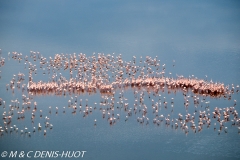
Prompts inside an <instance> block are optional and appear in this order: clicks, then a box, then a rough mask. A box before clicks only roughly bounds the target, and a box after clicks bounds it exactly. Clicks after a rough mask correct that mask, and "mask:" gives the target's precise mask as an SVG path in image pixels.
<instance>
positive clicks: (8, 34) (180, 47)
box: [0, 0, 240, 159]
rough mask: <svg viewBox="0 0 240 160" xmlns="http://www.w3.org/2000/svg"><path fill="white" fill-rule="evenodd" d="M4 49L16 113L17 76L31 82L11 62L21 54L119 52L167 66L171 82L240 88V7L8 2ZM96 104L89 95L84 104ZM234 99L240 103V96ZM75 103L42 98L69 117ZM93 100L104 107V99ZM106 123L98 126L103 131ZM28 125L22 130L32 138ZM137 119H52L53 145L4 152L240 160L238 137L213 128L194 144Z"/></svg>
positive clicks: (18, 145) (6, 142)
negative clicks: (189, 79)
mask: <svg viewBox="0 0 240 160" xmlns="http://www.w3.org/2000/svg"><path fill="white" fill-rule="evenodd" d="M0 48H1V49H2V55H1V56H3V57H5V58H6V65H5V66H4V67H2V68H1V71H2V73H1V76H2V78H1V79H0V85H1V86H0V88H1V91H0V97H1V98H3V99H5V100H6V102H8V103H9V102H10V100H11V99H12V98H16V97H18V96H19V97H20V98H21V94H19V93H18V92H16V93H15V95H12V94H11V92H6V91H5V85H6V84H7V83H9V81H10V80H11V78H12V75H13V74H17V73H18V72H19V71H21V72H25V71H24V70H23V67H22V66H21V65H20V64H17V62H14V61H13V60H8V58H7V53H8V52H12V51H17V52H21V53H23V55H29V51H30V50H34V51H40V52H41V53H42V55H43V56H44V57H49V56H52V57H53V56H54V54H56V53H73V52H76V53H80V52H82V53H85V54H87V55H92V53H93V52H96V53H98V52H101V53H106V54H108V53H110V54H111V53H113V52H114V53H116V54H122V57H123V60H131V59H132V56H134V55H135V56H137V57H140V56H143V57H145V56H147V55H150V56H152V57H155V56H158V57H159V59H160V60H161V63H162V64H163V63H165V64H166V66H167V67H166V68H167V71H166V73H168V72H172V73H173V75H175V74H178V75H184V76H189V75H192V74H194V75H195V76H197V77H199V78H205V75H208V77H209V79H213V81H220V82H223V83H225V84H232V83H233V84H235V85H236V84H239V82H240V81H239V79H240V63H239V62H240V2H239V1H187V0H186V1H171V2H168V1H158V0H157V1H139V0H135V1H134V0H133V1H110V0H109V1H108V0H104V1H93V0H90V1H62V0H60V1H59V0H57V1H44V0H41V1H40V0H39V1H30V0H29V1H26V0H24V1H12V0H8V1H3V0H1V1H0ZM173 60H175V61H176V63H175V64H176V67H175V68H174V69H173V67H172V61H173ZM26 75H27V73H26ZM37 79H41V77H38V78H37ZM6 93H7V94H6ZM131 94H132V93H129V97H130V96H131ZM178 95H179V96H180V97H176V99H179V101H182V97H181V93H179V94H178ZM86 97H88V96H87V95H82V98H83V99H85V98H86ZM166 97H167V95H166ZM88 98H90V97H88ZM167 98H169V99H170V97H167ZM233 98H235V99H236V100H237V101H238V102H240V99H239V95H234V96H233ZM68 99H69V97H67V98H66V97H64V98H61V97H36V100H37V101H38V102H39V106H41V107H43V109H44V107H45V112H47V111H48V109H47V108H48V106H49V105H52V106H59V108H60V107H61V108H62V106H63V104H64V105H66V104H67V101H68ZM130 99H131V98H130ZM91 100H92V102H93V101H95V100H99V95H94V96H92V99H90V101H91ZM176 101H178V100H176ZM212 101H213V102H212V103H211V105H212V107H215V106H216V105H218V106H219V107H222V108H223V107H226V106H231V105H232V102H228V101H225V100H222V101H220V100H212ZM146 103H147V102H146ZM149 105H151V104H150V102H149ZM192 107H193V106H192ZM175 108H176V114H177V113H178V112H185V110H184V108H183V106H179V108H177V107H175ZM189 108H191V107H189ZM189 110H191V109H189ZM192 110H193V108H192ZM0 111H1V112H0V113H2V112H3V109H2V108H1V110H0ZM60 111H61V109H60ZM60 111H59V112H60ZM163 112H165V111H163ZM238 112H240V111H239V109H238ZM122 114H123V113H122ZM67 117H69V118H67ZM96 117H97V118H98V126H97V127H96V128H94V127H93V120H94V119H95V118H96ZM27 118H28V119H30V117H27ZM27 118H26V120H24V122H16V123H17V125H18V126H19V127H20V126H22V127H23V126H24V125H27V126H28V127H29V128H30V126H31V122H30V120H28V119H27ZM135 119H136V117H135V118H133V119H132V121H131V120H129V123H125V122H124V121H121V122H120V123H118V124H116V125H115V126H114V127H110V126H109V125H108V123H107V122H106V121H104V120H103V121H101V113H100V112H96V113H94V114H93V116H90V117H89V118H88V119H84V120H83V118H82V115H76V116H72V115H71V114H70V113H68V114H67V116H64V115H62V114H59V115H58V116H55V115H52V117H51V120H52V121H51V122H52V123H53V124H54V129H53V130H52V133H50V134H48V135H47V136H46V137H45V138H44V137H43V135H42V133H39V134H36V135H34V136H32V137H31V138H29V137H22V136H20V135H17V136H15V134H13V135H4V136H3V137H1V139H0V151H1V152H2V151H3V150H7V151H11V150H19V151H20V150H25V151H29V150H65V151H66V150H70V151H72V150H87V151H88V152H87V154H86V157H85V158H84V159H186V158H187V159H203V158H204V159H239V158H240V146H239V144H240V138H239V135H238V134H237V129H236V127H235V128H232V129H229V133H228V134H225V135H224V134H223V135H221V136H218V135H217V133H216V132H214V131H213V128H210V129H209V130H208V129H206V128H205V130H204V131H203V132H202V133H198V134H193V133H189V135H188V136H185V134H184V133H182V132H181V131H180V130H178V131H175V130H171V129H170V128H165V127H164V126H161V127H156V126H154V125H153V124H151V125H149V126H148V127H145V126H144V127H143V126H141V125H139V124H138V123H137V122H136V121H135ZM36 122H37V120H36ZM1 123H2V121H1ZM1 125H2V124H1ZM212 127H213V126H212ZM229 127H230V126H229Z"/></svg>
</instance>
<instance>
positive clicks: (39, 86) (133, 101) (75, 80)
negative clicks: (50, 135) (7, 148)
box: [0, 51, 240, 137]
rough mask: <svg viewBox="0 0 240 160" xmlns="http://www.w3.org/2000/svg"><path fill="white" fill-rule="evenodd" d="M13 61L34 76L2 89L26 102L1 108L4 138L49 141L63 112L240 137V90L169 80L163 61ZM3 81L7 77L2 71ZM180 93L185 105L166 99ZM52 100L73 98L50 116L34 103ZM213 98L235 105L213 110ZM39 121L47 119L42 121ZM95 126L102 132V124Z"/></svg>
mask: <svg viewBox="0 0 240 160" xmlns="http://www.w3.org/2000/svg"><path fill="white" fill-rule="evenodd" d="M0 52H1V51H0ZM1 54H2V53H1ZM8 59H9V61H11V63H13V60H14V61H16V62H18V63H19V64H23V65H24V70H27V73H28V75H25V74H24V73H22V72H21V71H19V72H18V73H16V74H14V75H13V77H12V78H11V79H10V80H9V83H7V84H6V88H5V89H3V88H1V94H3V93H4V92H7V93H15V92H20V93H21V95H22V97H21V99H18V98H17V99H12V100H11V101H10V102H6V101H5V100H4V99H0V107H3V113H2V122H1V123H0V135H1V136H3V135H4V134H9V133H14V132H16V133H19V134H21V135H28V136H29V137H31V135H32V134H33V133H35V132H37V131H41V130H43V135H45V136H46V135H47V131H48V130H52V129H53V124H52V123H51V121H50V118H49V115H48V114H53V113H54V114H60V113H59V112H60V111H59V108H61V114H65V113H66V112H71V113H72V114H78V113H79V114H78V115H79V116H82V117H87V116H91V113H92V112H96V110H99V111H100V112H101V114H102V118H103V119H107V122H108V123H109V124H110V125H115V124H116V123H118V122H119V121H125V123H128V121H129V119H130V118H131V119H133V118H134V117H136V121H137V122H138V123H139V124H141V125H150V123H151V124H153V125H156V126H160V125H162V124H164V125H165V126H167V127H168V126H169V127H171V128H172V129H181V130H182V131H183V132H184V133H186V134H187V133H188V132H189V131H190V129H191V130H192V131H193V132H194V133H198V132H201V131H202V130H203V128H204V126H207V127H208V128H209V127H210V126H211V125H213V128H214V130H217V132H218V134H221V132H222V131H224V132H225V133H227V132H228V128H227V127H226V126H225V124H226V123H231V125H232V126H236V127H238V132H239V133H240V118H239V116H238V112H237V109H236V106H237V101H236V100H233V99H232V95H233V94H238V92H239V85H234V84H231V85H224V83H220V82H215V83H214V82H213V81H212V80H211V81H208V80H207V77H205V79H198V78H197V77H194V75H192V76H189V77H183V76H181V75H176V76H173V75H172V74H171V73H169V75H167V74H166V73H165V72H166V65H165V64H162V63H160V59H158V57H157V56H156V57H154V58H152V57H150V56H147V57H145V58H143V57H140V58H137V57H135V56H133V57H132V59H131V61H123V59H122V56H121V54H119V55H115V54H114V53H113V54H107V55H105V54H104V53H97V54H96V53H93V54H92V55H91V56H89V57H88V56H86V55H85V54H83V53H79V54H76V53H73V54H63V53H62V54H55V55H54V57H49V58H46V57H44V56H43V55H42V54H41V53H40V52H34V51H30V54H27V55H23V54H22V53H18V52H11V53H10V52H8ZM6 63H8V61H7V62H6ZM4 64H5V58H3V57H1V58H0V68H1V67H4ZM173 67H175V61H173ZM37 75H39V76H40V77H44V76H48V80H39V81H36V80H35V77H37ZM0 76H4V75H1V71H0ZM174 77H175V78H174ZM45 79H46V78H45ZM128 89H131V93H132V97H129V94H126V91H127V90H128ZM176 92H181V93H182V95H183V100H184V103H183V104H176V102H175V99H174V97H172V98H171V100H170V102H169V101H168V100H167V99H168V98H166V96H164V93H168V94H169V95H171V94H174V93H176ZM85 93H87V94H89V96H91V95H92V94H98V95H99V96H100V97H101V100H100V101H98V102H97V101H96V102H95V101H94V102H93V101H88V99H83V98H82V94H85ZM48 95H53V96H69V100H68V101H67V102H66V103H65V104H64V105H63V106H61V107H59V106H58V107H51V106H48V112H47V113H46V112H43V107H42V106H39V105H38V104H37V102H36V101H35V100H34V98H35V97H37V96H48ZM162 95H163V96H162ZM209 97H210V98H217V99H221V98H222V99H227V100H229V101H233V102H232V106H226V107H222V106H221V107H217V106H211V107H210V104H209V103H210V101H207V100H206V99H207V98H209ZM181 105H183V106H184V107H185V109H184V111H183V112H186V114H185V115H184V114H182V113H177V114H174V115H173V114H172V113H173V112H174V108H175V107H179V106H181ZM188 107H194V112H193V113H187V112H188ZM161 108H165V109H167V110H168V111H169V112H168V114H164V113H163V112H161ZM121 111H124V112H121ZM16 113H17V114H16ZM26 114H30V115H31V116H30V117H31V122H32V123H33V124H34V127H33V128H27V127H26V126H25V127H24V128H18V127H17V126H16V124H13V123H14V121H15V119H17V120H21V119H25V115H26ZM133 115H135V116H133ZM36 116H39V117H41V118H42V119H44V120H43V121H41V122H36V121H35V117H36ZM13 119H14V120H13ZM92 124H93V126H95V127H97V119H95V120H94V122H92Z"/></svg>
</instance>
